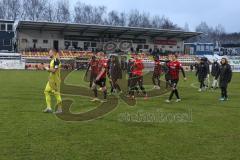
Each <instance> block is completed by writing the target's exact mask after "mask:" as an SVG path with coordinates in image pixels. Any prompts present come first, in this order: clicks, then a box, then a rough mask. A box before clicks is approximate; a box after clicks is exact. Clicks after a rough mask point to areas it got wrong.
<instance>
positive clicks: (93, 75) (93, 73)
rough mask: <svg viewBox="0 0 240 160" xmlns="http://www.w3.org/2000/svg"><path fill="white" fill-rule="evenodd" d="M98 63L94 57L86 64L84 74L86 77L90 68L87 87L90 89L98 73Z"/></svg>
mask: <svg viewBox="0 0 240 160" xmlns="http://www.w3.org/2000/svg"><path fill="white" fill-rule="evenodd" d="M98 63H99V61H98V60H97V58H96V56H92V59H91V61H90V62H89V64H88V68H87V72H86V75H87V73H88V71H89V69H90V68H91V72H90V85H89V87H90V88H91V87H92V84H93V82H94V81H95V80H96V78H97V75H98V72H99V67H98ZM86 75H85V76H86Z"/></svg>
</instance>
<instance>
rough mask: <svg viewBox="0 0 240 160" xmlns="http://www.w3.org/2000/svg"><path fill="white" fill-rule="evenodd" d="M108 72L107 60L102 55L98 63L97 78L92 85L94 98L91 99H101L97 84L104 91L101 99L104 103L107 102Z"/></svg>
mask: <svg viewBox="0 0 240 160" xmlns="http://www.w3.org/2000/svg"><path fill="white" fill-rule="evenodd" d="M107 72H108V65H107V61H106V59H105V58H104V57H102V58H101V59H100V60H99V63H98V74H97V77H96V80H95V81H94V83H93V85H92V90H93V92H94V96H95V97H94V98H93V99H92V100H91V101H93V102H94V101H99V99H98V94H97V86H100V87H101V88H102V89H101V90H102V92H103V98H104V99H103V100H101V102H102V103H105V102H107V87H106V78H107Z"/></svg>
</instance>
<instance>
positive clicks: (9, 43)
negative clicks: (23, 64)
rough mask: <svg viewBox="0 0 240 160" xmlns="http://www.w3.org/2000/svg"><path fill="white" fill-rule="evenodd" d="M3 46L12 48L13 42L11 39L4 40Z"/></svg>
mask: <svg viewBox="0 0 240 160" xmlns="http://www.w3.org/2000/svg"><path fill="white" fill-rule="evenodd" d="M3 45H4V46H11V40H10V39H4V40H3Z"/></svg>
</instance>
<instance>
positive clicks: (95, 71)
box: [89, 60, 99, 75]
mask: <svg viewBox="0 0 240 160" xmlns="http://www.w3.org/2000/svg"><path fill="white" fill-rule="evenodd" d="M98 63H99V62H98V60H91V61H90V62H89V65H90V67H91V74H96V75H97V74H98V72H99V67H98Z"/></svg>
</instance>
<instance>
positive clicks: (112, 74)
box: [108, 55, 122, 93]
mask: <svg viewBox="0 0 240 160" xmlns="http://www.w3.org/2000/svg"><path fill="white" fill-rule="evenodd" d="M108 76H109V79H110V84H111V93H113V92H114V90H115V91H116V90H118V91H119V92H121V91H122V90H121V88H120V86H119V85H118V79H122V69H121V65H120V62H119V59H118V57H117V56H115V55H112V56H111V59H110V62H109V75H108Z"/></svg>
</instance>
